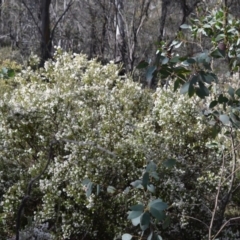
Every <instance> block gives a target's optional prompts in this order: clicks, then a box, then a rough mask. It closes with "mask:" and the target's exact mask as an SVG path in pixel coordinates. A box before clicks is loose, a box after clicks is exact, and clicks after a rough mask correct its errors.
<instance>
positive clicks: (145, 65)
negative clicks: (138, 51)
mask: <svg viewBox="0 0 240 240" xmlns="http://www.w3.org/2000/svg"><path fill="white" fill-rule="evenodd" d="M148 65H149V64H148V62H146V61H145V60H143V61H141V62H140V63H139V64H138V65H137V69H142V68H146V67H147V66H148Z"/></svg>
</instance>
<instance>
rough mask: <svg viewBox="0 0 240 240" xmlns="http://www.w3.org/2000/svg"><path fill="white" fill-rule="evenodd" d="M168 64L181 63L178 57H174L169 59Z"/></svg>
mask: <svg viewBox="0 0 240 240" xmlns="http://www.w3.org/2000/svg"><path fill="white" fill-rule="evenodd" d="M169 62H170V63H178V62H181V59H180V57H177V56H176V57H173V58H171V59H170V61H169Z"/></svg>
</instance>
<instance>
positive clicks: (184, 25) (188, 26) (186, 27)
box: [180, 23, 191, 29]
mask: <svg viewBox="0 0 240 240" xmlns="http://www.w3.org/2000/svg"><path fill="white" fill-rule="evenodd" d="M180 28H182V29H191V26H190V25H188V24H185V23H184V24H182V25H181V26H180Z"/></svg>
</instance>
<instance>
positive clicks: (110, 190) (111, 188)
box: [107, 186, 116, 193]
mask: <svg viewBox="0 0 240 240" xmlns="http://www.w3.org/2000/svg"><path fill="white" fill-rule="evenodd" d="M115 191H116V188H115V187H113V186H108V187H107V192H108V193H114V192H115Z"/></svg>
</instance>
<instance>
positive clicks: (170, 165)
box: [162, 159, 176, 168]
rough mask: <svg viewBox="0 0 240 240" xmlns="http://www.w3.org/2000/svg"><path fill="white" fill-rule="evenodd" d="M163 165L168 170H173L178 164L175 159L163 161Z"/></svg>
mask: <svg viewBox="0 0 240 240" xmlns="http://www.w3.org/2000/svg"><path fill="white" fill-rule="evenodd" d="M162 164H163V166H164V167H166V168H173V167H174V166H175V164H176V160H175V159H167V160H165V161H163V163H162Z"/></svg>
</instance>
